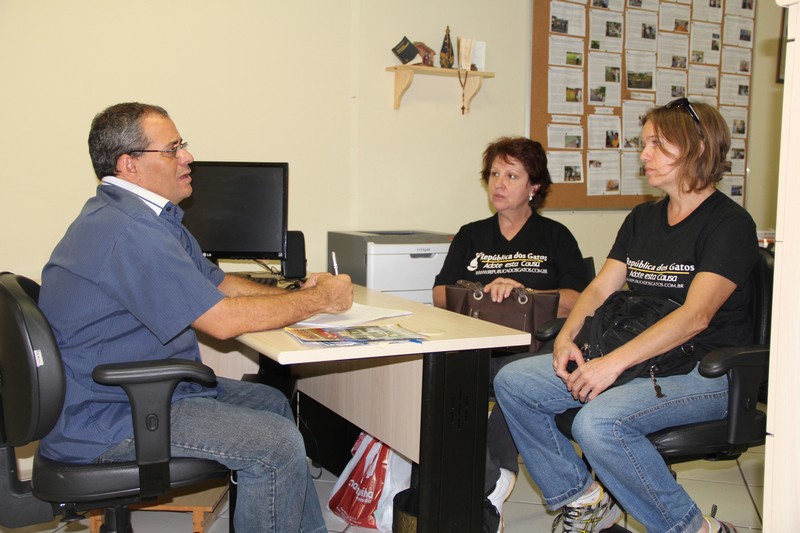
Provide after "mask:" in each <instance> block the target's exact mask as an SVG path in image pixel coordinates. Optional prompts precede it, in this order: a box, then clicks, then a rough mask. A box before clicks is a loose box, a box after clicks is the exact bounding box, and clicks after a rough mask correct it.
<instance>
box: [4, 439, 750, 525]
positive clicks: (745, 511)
mask: <svg viewBox="0 0 800 533" xmlns="http://www.w3.org/2000/svg"><path fill="white" fill-rule="evenodd" d="M675 470H676V471H677V473H678V480H679V481H680V482H681V483H682V484H683V486H684V487H686V489H687V490H688V491H689V494H690V495H692V497H693V498H694V499H695V501H696V502H697V503H698V505H699V506H700V508H701V509H702V510H703V512H704V513H708V512H709V511H710V510H711V506H712V504H716V505H717V507H718V509H719V510H718V512H717V516H718V517H720V518H722V519H724V520H726V521H729V522H732V523H733V524H734V525H736V527H737V528H738V529H739V532H740V533H751V532H753V531H761V509H762V505H761V503H762V498H763V494H764V450H763V447H762V448H756V449H754V450H751V451H749V452H747V453H745V454H743V455H742V457H740V458H739V460H738V461H724V462H719V463H714V462H710V461H695V462H691V463H684V464H682V465H676V467H675ZM523 472H524V470H523ZM335 481H336V478H335V476H333V475H331V474H330V473H328V472H325V471H323V472H321V476H320V479H318V480H317V481H315V484H316V486H317V494H318V495H319V499H320V503H321V504H322V505H323V509H324V508H325V507H324V506H325V503H326V501H327V498H328V495H329V494H330V491H331V488H332V487H333V484H334V482H335ZM503 514H504V516H505V531H506V533H523V532H524V533H543V532H545V533H546V532H549V531H550V524H551V523H552V521H553V515H552V514H551V513H548V512H547V511H546V510H545V508H544V505H543V504H542V499H541V496H540V495H539V493H538V491H537V489H536V488H535V487H534V486H533V483H532V481H531V480H530V478H529V477H528V476H527V474H523V475H522V476H521V478H520V480H519V481H518V482H517V485H516V487H515V488H514V492H513V493H512V494H511V497H510V499H509V501H508V502H507V503H506V505H505V508H504V513H503ZM325 521H326V523H327V525H328V530H329V531H330V532H335V533H342V532H347V533H366V532H372V533H374V532H375V530H374V529H363V528H357V527H347V524H346V523H345V522H344V521H343V520H341V519H340V518H338V517H336V516H334V515H333V514H332V513H330V512H329V511H327V512H326V513H325ZM87 524H88V520H83V521H81V522H77V523H73V524H70V525H67V526H63V525H59V524H57V523H56V524H46V525H43V526H40V527H30V528H22V529H3V528H0V531H2V532H3V533H44V532H56V531H59V532H62V531H63V532H67V533H76V532H80V531H88V529H89V528H88V525H87ZM133 525H134V528H135V529H136V533H163V532H164V531H171V532H173V533H183V532H186V533H190V532H191V531H192V520H191V515H190V514H189V513H167V512H145V511H136V512H134V513H133ZM625 525H626V526H627V528H628V529H629V530H630V531H633V532H636V533H644V528H643V527H642V526H641V525H640V524H638V523H636V522H635V521H634V520H632V519H631V520H629V521H628V522H627V524H625ZM62 527H63V529H62ZM227 532H228V523H227V513H223V514H222V516H221V517H220V518H219V519H218V520H217V521H216V522H215V523H214V524H213V526H212V527H211V528H210V531H209V533H227Z"/></svg>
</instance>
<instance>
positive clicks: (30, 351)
mask: <svg viewBox="0 0 800 533" xmlns="http://www.w3.org/2000/svg"><path fill="white" fill-rule="evenodd" d="M38 298H39V285H38V284H37V283H36V282H34V281H32V280H30V279H28V278H25V277H23V276H17V275H14V274H11V273H9V272H4V273H2V274H0V404H2V429H3V431H4V438H5V442H7V443H9V444H10V445H12V446H22V445H25V444H27V443H29V442H32V441H35V440H39V439H40V438H41V437H43V436H45V435H47V433H49V432H50V430H51V429H52V428H53V425H54V424H55V423H56V421H57V420H58V417H59V415H60V414H61V407H62V406H63V403H64V390H65V381H64V367H63V365H62V363H61V354H60V352H59V350H58V344H57V343H56V340H55V338H54V336H53V330H52V329H51V328H50V323H49V322H48V321H47V318H45V316H44V314H43V313H42V311H41V310H40V309H39V307H38V305H37V301H38ZM5 442H4V443H3V444H5Z"/></svg>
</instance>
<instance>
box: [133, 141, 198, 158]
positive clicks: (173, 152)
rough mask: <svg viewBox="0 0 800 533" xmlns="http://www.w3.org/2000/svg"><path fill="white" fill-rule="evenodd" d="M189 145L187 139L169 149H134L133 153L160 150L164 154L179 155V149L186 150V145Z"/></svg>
mask: <svg viewBox="0 0 800 533" xmlns="http://www.w3.org/2000/svg"><path fill="white" fill-rule="evenodd" d="M187 146H189V143H188V142H187V141H183V142H182V143H180V144H179V145H177V146H175V147H174V148H170V149H169V150H133V151H132V152H131V153H132V154H139V153H142V152H160V153H162V154H167V155H169V156H170V157H178V151H179V150H186V147H187Z"/></svg>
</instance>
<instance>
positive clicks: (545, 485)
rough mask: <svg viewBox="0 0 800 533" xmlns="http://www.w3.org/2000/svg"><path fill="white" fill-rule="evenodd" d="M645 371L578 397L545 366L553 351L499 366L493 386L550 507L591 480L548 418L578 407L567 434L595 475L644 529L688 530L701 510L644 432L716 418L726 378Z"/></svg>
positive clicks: (723, 403)
mask: <svg viewBox="0 0 800 533" xmlns="http://www.w3.org/2000/svg"><path fill="white" fill-rule="evenodd" d="M658 384H659V385H660V386H661V388H662V390H663V392H664V394H666V397H665V398H657V397H656V395H655V392H654V389H653V383H652V381H651V380H650V378H636V379H634V380H633V381H631V382H629V383H627V384H625V385H622V386H619V387H613V388H611V389H608V390H606V391H604V392H603V393H602V394H600V395H599V396H598V397H597V398H595V399H594V400H592V401H590V402H587V403H585V404H582V403H580V402H579V401H577V400H575V399H573V397H572V395H571V394H570V393H569V392H568V391H567V388H566V386H565V384H564V382H563V381H561V379H560V378H559V377H558V376H556V375H555V372H554V371H553V356H552V355H551V354H545V355H540V356H536V357H531V358H528V359H522V360H520V361H516V362H514V363H511V364H509V365H507V366H505V367H504V368H503V369H502V370H501V371H500V373H499V374H498V375H497V378H495V382H494V389H495V395H496V397H497V400H498V402H499V403H500V406H501V407H502V409H503V412H504V413H505V416H506V421H507V422H508V426H509V428H510V429H511V434H512V435H513V436H514V442H516V444H517V447H518V448H519V451H520V454H521V455H522V459H523V460H524V461H525V466H526V467H527V469H528V472H529V473H530V474H531V477H532V478H533V480H534V481H535V482H536V484H537V485H538V486H539V488H540V489H541V491H542V493H543V495H544V498H545V501H546V503H547V506H548V508H549V509H551V510H554V509H558V508H560V507H563V506H564V505H566V504H568V503H570V502H572V501H574V500H576V499H577V498H579V497H580V496H581V495H582V494H583V493H584V492H585V491H586V489H588V488H589V486H591V484H592V476H591V473H590V472H589V470H588V468H587V466H586V464H585V463H584V462H583V460H582V459H581V458H580V457H579V456H578V454H577V453H576V451H575V449H574V448H573V446H572V444H571V443H570V441H569V439H567V438H566V437H564V435H562V434H561V432H560V431H559V430H558V428H557V427H556V425H555V420H554V418H555V415H556V414H558V413H562V412H564V411H566V410H567V409H571V408H574V407H581V410H580V412H579V413H578V415H577V417H576V418H575V422H574V423H573V426H572V432H573V437H574V438H575V440H576V442H577V443H578V444H579V445H580V447H581V450H582V451H583V453H584V454H585V455H586V458H587V459H588V460H589V463H590V464H591V465H592V468H593V469H594V471H595V473H596V474H597V477H598V479H599V480H600V482H601V483H603V485H604V486H605V487H606V488H608V490H609V491H610V492H611V493H612V494H613V495H614V497H615V498H616V499H617V500H618V501H619V502H620V504H621V505H622V507H623V508H624V509H625V510H626V511H627V512H628V513H630V514H631V515H633V517H634V518H636V519H637V520H639V521H640V522H641V523H642V524H643V525H644V526H645V527H647V531H658V532H660V533H696V532H697V531H698V530H699V529H700V527H701V525H702V522H701V521H702V513H701V512H700V510H699V509H698V507H697V505H696V504H695V503H694V501H692V499H691V498H690V497H689V495H688V494H687V493H686V491H685V490H684V489H683V487H681V486H680V485H679V484H678V483H677V482H676V481H675V479H674V478H673V477H672V474H671V473H670V471H669V467H667V465H666V464H665V463H664V461H663V459H662V458H661V456H660V455H659V454H658V452H657V451H656V450H655V448H654V447H653V445H652V444H651V443H650V441H649V440H648V439H647V437H646V435H647V434H649V433H652V432H654V431H657V430H659V429H663V428H665V427H670V426H676V425H681V424H689V423H692V422H701V421H707V420H716V419H722V418H724V417H725V416H726V415H727V407H728V378H727V377H722V378H715V379H709V378H704V377H702V376H701V375H700V374H699V372H698V371H697V368H695V369H694V370H693V371H692V372H690V373H689V374H686V375H679V376H669V377H660V378H658Z"/></svg>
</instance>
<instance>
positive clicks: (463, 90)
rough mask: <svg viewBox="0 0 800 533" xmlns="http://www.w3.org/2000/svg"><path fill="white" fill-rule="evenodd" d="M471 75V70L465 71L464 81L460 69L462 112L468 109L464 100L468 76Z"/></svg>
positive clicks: (459, 81)
mask: <svg viewBox="0 0 800 533" xmlns="http://www.w3.org/2000/svg"><path fill="white" fill-rule="evenodd" d="M468 76H469V70H465V71H464V81H461V69H459V70H458V83H459V84H460V85H461V114H462V115H463V114H464V111H465V110H466V109H467V107H466V104H465V102H464V99H465V97H464V93H465V92H466V87H467V77H468Z"/></svg>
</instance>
